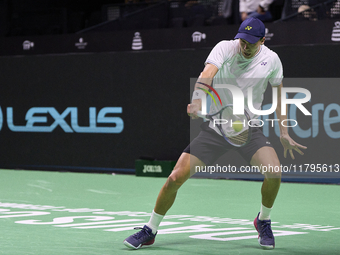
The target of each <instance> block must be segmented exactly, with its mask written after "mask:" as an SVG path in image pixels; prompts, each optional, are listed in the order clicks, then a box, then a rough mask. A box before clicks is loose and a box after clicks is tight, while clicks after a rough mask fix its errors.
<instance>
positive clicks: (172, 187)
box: [154, 152, 204, 215]
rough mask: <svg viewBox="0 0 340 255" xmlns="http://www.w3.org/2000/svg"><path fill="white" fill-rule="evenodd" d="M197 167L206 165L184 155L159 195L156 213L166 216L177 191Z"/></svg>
mask: <svg viewBox="0 0 340 255" xmlns="http://www.w3.org/2000/svg"><path fill="white" fill-rule="evenodd" d="M196 166H204V163H203V162H202V161H201V160H199V159H198V158H197V157H195V156H193V155H191V154H189V153H185V152H184V153H182V155H181V156H180V158H179V160H178V161H177V164H176V166H175V168H174V170H173V171H172V172H171V174H170V175H169V177H168V179H167V180H166V182H165V184H164V185H163V187H162V189H161V191H160V192H159V194H158V198H157V201H156V205H155V208H154V212H156V213H157V214H160V215H165V214H166V212H167V211H168V210H169V209H170V207H171V206H172V204H173V203H174V201H175V198H176V194H177V190H178V189H179V188H180V187H181V186H182V184H183V183H184V182H185V181H186V180H188V178H189V177H190V176H192V175H193V174H194V173H195V172H194V168H195V167H196Z"/></svg>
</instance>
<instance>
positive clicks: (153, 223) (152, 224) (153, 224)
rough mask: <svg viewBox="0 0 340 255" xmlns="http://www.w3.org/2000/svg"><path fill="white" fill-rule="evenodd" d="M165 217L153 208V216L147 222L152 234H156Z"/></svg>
mask: <svg viewBox="0 0 340 255" xmlns="http://www.w3.org/2000/svg"><path fill="white" fill-rule="evenodd" d="M163 217H164V215H160V214H158V213H155V211H154V210H152V214H151V218H150V220H149V222H148V223H147V224H146V225H147V226H148V227H149V228H151V230H152V234H156V232H157V229H158V227H159V224H161V221H162V220H163Z"/></svg>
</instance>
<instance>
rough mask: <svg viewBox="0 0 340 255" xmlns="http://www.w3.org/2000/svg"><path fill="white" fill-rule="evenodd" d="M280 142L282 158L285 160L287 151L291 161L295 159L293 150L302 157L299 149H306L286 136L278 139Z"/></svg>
mask: <svg viewBox="0 0 340 255" xmlns="http://www.w3.org/2000/svg"><path fill="white" fill-rule="evenodd" d="M280 141H281V143H282V146H283V148H284V153H283V156H284V157H285V158H287V151H289V154H290V156H291V158H292V159H295V157H294V154H293V150H295V151H297V152H298V153H299V154H300V155H303V154H304V153H303V152H302V151H301V150H300V149H307V147H306V146H303V145H301V144H298V143H297V142H295V141H294V140H293V139H292V138H291V137H290V136H289V135H288V134H287V135H282V136H281V137H280Z"/></svg>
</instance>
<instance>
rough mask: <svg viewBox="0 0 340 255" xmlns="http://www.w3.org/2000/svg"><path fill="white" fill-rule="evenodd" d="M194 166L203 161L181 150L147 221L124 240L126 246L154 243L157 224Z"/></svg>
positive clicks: (201, 164) (199, 164) (134, 247)
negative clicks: (140, 228) (139, 229)
mask: <svg viewBox="0 0 340 255" xmlns="http://www.w3.org/2000/svg"><path fill="white" fill-rule="evenodd" d="M195 166H204V163H203V162H202V161H201V160H199V159H198V158H197V157H195V156H193V155H191V154H189V153H186V152H183V153H182V155H181V156H180V158H179V159H178V161H177V163H176V165H175V167H174V169H173V171H172V172H171V174H170V175H169V177H168V178H167V180H166V182H165V184H164V185H163V187H162V188H161V190H160V192H159V194H158V198H157V201H156V205H155V207H154V210H153V212H152V214H151V217H150V220H149V222H148V223H147V224H146V225H145V226H144V227H143V228H142V230H141V231H139V232H137V233H136V234H134V235H131V236H129V237H128V238H126V239H125V240H124V244H125V245H126V246H127V247H129V248H133V249H139V248H140V247H141V246H143V245H150V244H153V243H154V240H155V237H156V234H157V229H158V227H159V224H160V223H161V221H162V219H163V217H164V215H165V214H166V212H167V211H168V210H169V209H170V207H171V206H172V204H173V203H174V201H175V198H176V195H177V191H178V189H179V188H180V187H181V186H182V184H183V183H184V182H185V181H186V180H188V178H189V177H190V176H191V175H193V174H194V173H195V172H194V171H195V170H194V169H195Z"/></svg>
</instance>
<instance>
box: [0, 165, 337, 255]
mask: <svg viewBox="0 0 340 255" xmlns="http://www.w3.org/2000/svg"><path fill="white" fill-rule="evenodd" d="M0 175H1V179H0V224H1V233H2V234H1V239H0V247H1V249H0V254H20V255H22V254H42V255H52V254H118V255H120V254H130V255H131V254H139V255H141V254H165V255H166V254H169V255H170V254H171V255H173V254H197V255H198V254H309V255H310V254H340V186H339V185H322V184H300V183H282V186H281V189H280V192H279V195H278V197H277V200H276V203H275V205H274V208H273V211H272V215H271V216H272V221H273V224H272V228H273V231H274V235H275V236H276V248H275V249H274V250H269V251H267V250H262V249H261V248H260V246H259V245H258V242H257V234H256V231H255V229H254V227H253V225H252V221H253V219H254V218H255V216H256V215H257V213H258V211H259V208H260V197H261V196H260V188H261V182H252V181H236V180H235V181H234V180H213V179H190V180H188V181H187V183H185V185H184V186H183V187H182V188H181V189H180V191H179V193H178V196H177V199H176V201H175V204H174V205H173V207H172V208H171V209H170V210H169V212H168V214H167V217H166V218H165V219H164V220H163V223H162V225H161V227H160V228H159V233H158V235H157V237H156V242H155V244H154V245H152V246H149V247H143V248H142V249H140V250H129V249H128V248H126V247H125V246H124V245H123V240H124V239H125V238H126V237H127V236H129V235H131V234H133V233H135V231H136V230H133V227H135V226H143V224H145V223H146V222H147V221H148V220H149V213H150V212H151V211H152V209H153V206H154V203H155V200H156V197H157V194H158V191H159V189H160V188H161V186H162V185H163V183H164V181H165V180H166V179H165V178H153V177H135V176H132V175H109V174H83V173H67V172H65V173H62V172H42V171H20V170H0Z"/></svg>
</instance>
